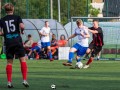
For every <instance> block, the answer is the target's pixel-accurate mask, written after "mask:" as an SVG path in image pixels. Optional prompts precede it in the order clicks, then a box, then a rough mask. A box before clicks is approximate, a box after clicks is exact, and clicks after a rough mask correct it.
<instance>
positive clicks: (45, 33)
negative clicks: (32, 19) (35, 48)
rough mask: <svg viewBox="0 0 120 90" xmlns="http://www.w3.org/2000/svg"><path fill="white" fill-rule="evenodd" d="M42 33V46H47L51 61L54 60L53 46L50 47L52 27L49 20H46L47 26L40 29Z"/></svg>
mask: <svg viewBox="0 0 120 90" xmlns="http://www.w3.org/2000/svg"><path fill="white" fill-rule="evenodd" d="M39 33H40V35H41V45H42V48H44V49H45V48H47V53H48V56H49V59H50V61H53V58H52V53H51V47H50V34H51V31H50V27H49V22H48V21H45V26H44V27H43V28H42V29H41V30H40V31H39Z"/></svg>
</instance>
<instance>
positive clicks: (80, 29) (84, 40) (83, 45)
mask: <svg viewBox="0 0 120 90" xmlns="http://www.w3.org/2000/svg"><path fill="white" fill-rule="evenodd" d="M76 24H77V28H76V29H75V33H74V34H73V35H71V36H70V37H69V38H68V40H69V39H71V38H74V37H75V36H78V42H77V43H76V44H75V45H73V47H72V48H71V49H70V51H69V60H68V61H67V62H66V63H63V65H64V66H72V59H73V58H74V53H75V52H77V62H80V60H81V59H80V57H81V56H83V55H84V54H85V53H86V50H87V48H88V38H89V37H90V35H89V33H88V28H87V27H85V26H83V21H82V20H80V19H78V20H77V21H76Z"/></svg>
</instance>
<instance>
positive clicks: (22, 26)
mask: <svg viewBox="0 0 120 90" xmlns="http://www.w3.org/2000/svg"><path fill="white" fill-rule="evenodd" d="M19 27H20V30H21V33H22V34H24V29H25V25H24V23H20V24H19Z"/></svg>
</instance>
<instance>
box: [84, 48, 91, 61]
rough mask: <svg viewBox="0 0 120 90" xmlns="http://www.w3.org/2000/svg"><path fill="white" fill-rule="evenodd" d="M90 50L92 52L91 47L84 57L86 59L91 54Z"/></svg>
mask: <svg viewBox="0 0 120 90" xmlns="http://www.w3.org/2000/svg"><path fill="white" fill-rule="evenodd" d="M90 52H91V49H89V48H88V49H87V51H86V54H85V56H84V58H83V59H84V60H85V59H86V58H87V57H88V56H89V54H90Z"/></svg>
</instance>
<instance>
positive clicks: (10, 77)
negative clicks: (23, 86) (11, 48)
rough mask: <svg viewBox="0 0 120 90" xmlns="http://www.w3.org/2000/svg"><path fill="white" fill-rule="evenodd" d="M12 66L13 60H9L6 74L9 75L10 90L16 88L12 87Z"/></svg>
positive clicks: (8, 85)
mask: <svg viewBox="0 0 120 90" xmlns="http://www.w3.org/2000/svg"><path fill="white" fill-rule="evenodd" d="M12 64H13V59H7V65H6V74H7V81H8V84H7V87H8V88H14V86H13V85H12Z"/></svg>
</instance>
